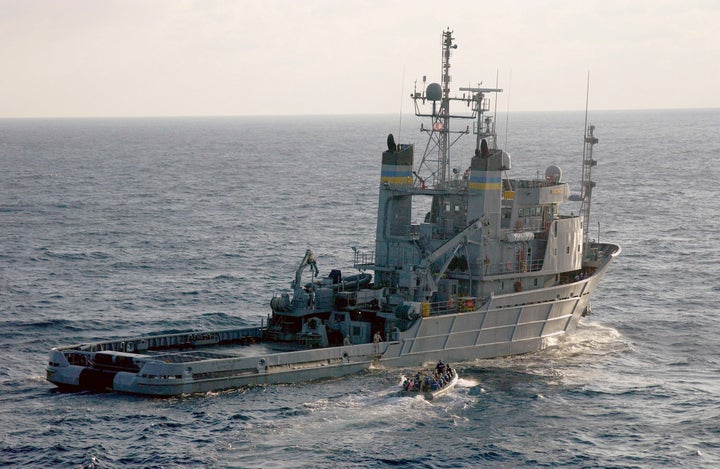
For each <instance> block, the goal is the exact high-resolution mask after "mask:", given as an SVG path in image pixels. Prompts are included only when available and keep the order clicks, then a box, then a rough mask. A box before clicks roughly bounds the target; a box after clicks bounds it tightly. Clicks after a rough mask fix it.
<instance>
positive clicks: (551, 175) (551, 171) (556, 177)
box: [545, 165, 562, 184]
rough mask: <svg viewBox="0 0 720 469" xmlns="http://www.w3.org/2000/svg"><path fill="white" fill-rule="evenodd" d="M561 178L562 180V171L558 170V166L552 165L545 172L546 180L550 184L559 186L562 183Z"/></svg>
mask: <svg viewBox="0 0 720 469" xmlns="http://www.w3.org/2000/svg"><path fill="white" fill-rule="evenodd" d="M561 178H562V169H560V168H558V167H557V166H555V165H550V166H548V167H547V169H546V170H545V179H547V180H548V182H551V183H553V184H557V183H559V182H560V179H561Z"/></svg>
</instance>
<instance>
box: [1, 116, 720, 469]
mask: <svg viewBox="0 0 720 469" xmlns="http://www.w3.org/2000/svg"><path fill="white" fill-rule="evenodd" d="M498 121H499V124H500V129H499V132H498V133H499V135H500V138H499V143H500V146H502V147H505V148H507V149H508V151H509V152H510V153H511V154H512V156H513V169H512V171H511V173H510V175H511V177H535V176H536V175H538V174H539V175H541V176H542V175H543V174H544V170H545V168H546V167H547V166H549V165H551V164H555V165H558V166H560V167H561V168H562V169H563V174H564V175H563V178H564V179H565V180H566V181H569V182H570V183H571V187H572V188H573V190H574V192H579V188H580V182H579V181H580V175H581V158H582V137H583V128H584V113H583V112H564V113H563V112H558V113H549V114H548V113H515V114H511V115H510V116H509V117H507V118H506V117H505V116H500V118H499V119H498ZM590 122H591V123H592V124H594V125H596V127H597V128H596V132H595V135H596V136H597V137H598V138H599V139H600V143H599V144H598V145H596V146H595V149H594V158H595V159H596V160H597V161H598V165H597V166H596V167H594V168H593V176H594V179H595V180H596V181H597V187H596V188H595V190H594V193H593V200H592V209H593V213H592V219H591V222H590V225H591V228H592V229H591V234H590V236H591V238H596V239H597V238H599V239H600V241H612V242H615V243H618V244H620V245H621V246H622V248H623V253H622V254H621V256H620V257H619V258H618V259H617V261H616V262H615V263H614V264H613V265H612V267H611V268H610V270H609V272H608V274H607V276H606V278H605V279H604V280H603V282H602V283H601V285H600V288H599V289H598V290H597V292H596V294H595V296H594V300H593V304H592V307H593V313H592V314H591V315H590V316H588V317H586V318H584V319H583V320H582V322H581V324H580V327H579V330H578V331H577V332H576V333H575V334H573V335H571V336H569V337H567V338H565V339H563V340H560V341H559V342H557V343H556V344H555V345H554V346H553V347H551V348H548V349H546V350H544V351H542V352H538V353H533V354H529V355H523V356H516V357H511V358H499V359H493V360H478V361H474V362H466V363H459V364H456V365H457V368H458V369H459V371H460V373H461V377H462V380H461V382H460V385H459V387H458V388H456V390H455V391H453V392H452V393H451V394H450V395H448V396H446V397H444V398H442V399H438V400H436V401H434V402H427V401H424V400H421V399H414V398H401V397H397V395H396V393H395V391H396V389H397V385H398V383H399V382H400V377H401V375H402V373H404V372H407V371H408V370H396V369H375V370H371V371H369V372H366V373H364V374H361V375H357V376H351V377H347V378H342V379H332V380H324V381H318V382H310V383H303V384H296V385H278V386H267V387H250V388H243V389H237V390H231V391H225V392H219V393H208V394H202V395H187V396H182V397H176V398H162V399H161V398H147V397H138V396H130V395H121V394H114V393H104V394H93V393H61V392H57V391H56V390H55V388H54V387H53V386H52V385H51V384H50V383H48V382H46V381H45V364H46V362H47V356H48V351H49V350H50V348H51V347H53V346H57V345H68V344H73V343H77V342H81V341H88V340H93V339H100V338H107V337H122V336H126V335H129V334H133V335H140V334H150V333H158V332H169V331H181V330H204V329H207V328H229V327H236V326H241V325H246V324H248V325H250V324H258V323H259V322H260V321H261V319H263V318H265V317H266V316H267V314H268V313H269V312H270V308H269V301H270V298H271V297H272V295H273V293H275V292H279V291H283V290H285V289H287V288H289V283H290V281H291V279H292V277H293V275H294V271H295V268H296V265H297V263H298V262H299V261H300V260H301V258H302V256H303V254H304V252H305V249H306V248H308V247H310V248H312V249H313V251H314V252H315V254H316V256H317V258H318V264H319V267H320V270H321V272H323V271H325V272H327V271H329V270H330V269H331V268H337V267H339V268H342V269H345V270H347V271H350V270H351V269H350V266H351V265H352V250H351V247H352V246H356V247H358V248H360V249H363V250H371V249H372V248H373V246H374V234H375V208H376V203H377V187H378V184H379V173H380V155H381V152H382V151H383V149H384V148H385V141H386V137H387V134H388V133H389V132H392V133H394V134H395V138H396V140H397V141H398V142H414V143H416V144H417V148H418V149H420V148H424V145H425V143H424V140H423V138H422V134H420V133H419V132H418V128H419V125H420V122H419V121H417V120H415V118H414V117H406V118H403V119H402V120H401V119H399V117H397V116H324V117H259V118H258V117H253V118H250V117H228V118H161V119H150V118H148V119H144V118H143V119H140V118H138V119H57V120H44V119H28V120H8V119H5V120H0V465H6V466H13V467H16V466H23V467H75V468H81V467H82V468H120V467H165V468H173V467H237V468H259V467H262V468H286V467H292V468H295V467H313V468H314V467H323V468H325V467H332V468H345V467H347V468H382V467H411V468H459V467H473V468H474V467H512V468H515V467H578V468H581V467H582V468H584V467H602V468H612V467H623V468H625V467H638V468H657V467H668V468H679V467H687V468H715V467H719V466H720V325H719V324H720V306H719V305H720V280H719V278H720V254H718V253H719V252H720V251H719V249H718V242H719V241H720V235H719V234H718V233H720V202H719V201H720V189H719V187H720V170H719V169H718V168H719V167H720V139H718V125H719V124H720V110H692V111H689V110H685V111H682V110H675V111H612V112H611V111H603V112H591V113H590ZM506 125H507V129H506V128H505V126H506ZM472 140H473V138H472V137H468V138H467V142H465V143H461V144H458V145H457V146H456V147H455V148H454V150H453V153H452V155H451V164H453V165H454V166H457V167H459V168H461V169H464V167H467V164H468V162H469V156H470V154H471V147H472V145H473V141H472ZM576 209H577V208H575V210H576ZM567 210H573V207H572V206H569V207H568V209H567Z"/></svg>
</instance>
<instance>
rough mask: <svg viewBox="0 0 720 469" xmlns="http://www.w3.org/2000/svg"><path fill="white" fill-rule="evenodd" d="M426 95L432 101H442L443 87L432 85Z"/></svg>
mask: <svg viewBox="0 0 720 469" xmlns="http://www.w3.org/2000/svg"><path fill="white" fill-rule="evenodd" d="M425 94H426V96H427V99H429V100H430V101H440V100H441V99H442V87H441V86H440V85H438V84H437V83H430V84H429V85H428V87H427V90H426V91H425Z"/></svg>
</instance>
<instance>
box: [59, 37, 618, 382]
mask: <svg viewBox="0 0 720 469" xmlns="http://www.w3.org/2000/svg"><path fill="white" fill-rule="evenodd" d="M456 48H457V46H456V44H455V42H454V37H453V35H452V31H449V30H448V31H445V32H443V36H442V53H443V55H442V57H443V63H442V80H441V83H430V84H427V85H426V81H425V80H423V89H422V90H420V91H418V90H417V89H416V90H415V91H414V92H413V94H412V98H413V100H414V102H415V111H416V115H418V116H420V117H422V118H424V119H427V120H428V121H429V126H427V127H426V126H425V125H423V126H421V131H422V132H424V133H426V134H427V136H428V143H427V145H426V146H425V149H424V152H423V156H422V158H420V159H419V160H420V161H419V163H418V164H416V161H415V160H416V158H415V147H414V146H413V145H410V144H397V143H395V139H394V138H393V136H392V135H389V136H388V139H387V150H385V151H384V152H382V167H381V173H380V185H379V200H378V210H377V232H376V240H375V252H374V253H371V252H361V251H359V250H357V249H353V251H354V267H355V268H356V270H357V272H356V273H352V274H351V275H346V273H345V272H342V271H341V270H332V271H331V272H330V273H329V274H324V275H321V274H320V271H319V269H318V267H317V264H316V261H315V258H314V256H313V253H312V252H311V251H309V250H308V251H307V252H305V253H304V256H302V260H301V261H300V263H299V265H298V268H297V271H296V272H295V277H294V280H293V281H292V283H291V291H288V292H285V293H280V294H276V295H275V296H274V297H273V298H272V299H271V301H270V306H271V309H272V313H271V314H270V315H269V316H268V319H267V321H263V322H262V323H261V324H260V325H258V326H256V327H245V328H236V329H228V330H209V331H204V332H197V331H193V332H185V333H176V334H166V335H148V336H141V337H128V338H125V339H120V340H105V341H97V342H92V343H84V344H78V345H72V346H62V347H56V348H53V349H52V350H51V351H50V356H49V363H48V366H47V379H48V380H49V381H50V382H52V383H53V384H55V385H57V386H59V387H60V388H63V389H70V390H94V391H118V392H128V393H136V394H146V395H177V394H182V393H198V392H208V391H217V390H222V389H228V388H233V387H239V386H246V385H262V384H273V383H292V382H299V381H307V380H315V379H321V378H329V377H339V376H343V375H348V374H351V373H357V372H360V371H362V370H366V369H368V368H371V367H377V366H381V367H417V366H421V365H422V364H423V363H427V362H435V361H437V360H438V358H442V359H443V360H446V361H450V362H452V363H462V362H466V361H474V360H477V359H483V358H491V357H499V356H507V355H514V354H523V353H528V352H535V351H538V350H541V349H543V348H544V347H547V346H548V345H549V344H551V343H553V340H554V339H556V338H558V337H560V336H563V335H564V334H567V333H570V332H572V331H573V330H574V329H575V328H576V326H577V323H578V321H579V320H580V318H581V317H582V316H583V315H585V314H587V313H588V312H589V309H590V298H591V296H592V293H593V291H594V290H595V288H596V287H597V285H598V283H599V282H600V280H601V278H602V277H603V275H604V274H605V271H606V270H607V269H608V267H609V265H610V263H611V261H612V260H613V259H614V258H615V257H616V256H617V255H618V254H619V253H620V247H619V246H617V245H615V244H609V243H599V242H595V241H592V240H590V239H589V236H588V227H589V220H590V203H591V196H592V188H593V187H594V185H595V184H594V182H593V181H592V179H591V172H592V168H593V166H595V164H596V162H595V160H593V158H592V150H593V146H594V145H595V144H596V143H597V142H598V140H597V138H595V137H594V135H593V132H594V127H593V126H588V125H587V123H586V134H585V137H584V138H585V146H584V150H583V156H582V164H583V171H582V175H583V176H582V185H581V187H582V190H581V194H579V195H576V196H571V195H570V188H569V185H568V184H567V183H565V182H563V181H562V180H561V171H560V170H559V168H557V167H554V166H551V167H549V168H548V169H547V171H546V173H545V175H544V176H545V177H544V178H536V179H532V180H522V179H510V178H508V176H507V172H508V171H509V170H510V169H511V160H510V156H509V155H508V154H507V153H505V152H504V151H502V150H501V149H499V148H497V139H496V133H495V119H494V116H493V115H490V105H489V96H491V95H495V94H496V93H499V92H501V91H502V90H500V89H496V88H480V87H478V88H461V89H460V91H461V92H462V94H461V95H460V96H457V97H453V96H452V95H451V91H450V88H449V85H450V77H449V69H450V58H451V52H453V51H454V50H455V49H456ZM452 103H458V104H460V105H462V108H463V109H465V110H466V111H465V113H456V112H455V111H454V110H451V104H452ZM463 120H466V122H467V123H466V124H462V125H457V124H456V122H458V121H460V122H462V121H463ZM451 123H452V124H453V125H451ZM470 134H473V135H474V136H475V141H476V144H475V150H474V154H473V155H472V157H471V162H470V166H469V168H467V169H466V170H465V171H462V170H458V169H455V170H452V169H451V166H450V150H451V147H452V146H453V145H454V143H455V142H457V141H458V139H459V138H461V137H463V136H465V135H470ZM568 200H576V201H579V202H580V211H579V213H578V214H577V215H563V214H561V213H560V210H559V207H560V205H561V204H562V203H564V202H566V201H568ZM418 208H420V209H421V210H422V209H424V208H426V210H422V212H421V214H422V215H421V216H420V217H419V218H420V219H419V220H414V217H415V216H417V215H416V214H417V213H418ZM298 257H300V256H298ZM371 272H372V273H371Z"/></svg>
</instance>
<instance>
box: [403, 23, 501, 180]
mask: <svg viewBox="0 0 720 469" xmlns="http://www.w3.org/2000/svg"><path fill="white" fill-rule="evenodd" d="M452 33H453V32H452V31H450V30H449V29H448V30H447V31H444V32H443V38H442V68H441V83H440V84H438V83H430V84H429V85H427V77H423V88H422V89H423V91H422V92H418V91H417V83H416V87H415V90H414V92H413V94H412V95H411V97H412V98H413V101H414V103H415V115H416V116H418V117H429V118H430V119H431V125H430V127H429V128H426V127H425V126H424V125H421V126H420V130H421V131H422V132H425V133H427V134H428V142H427V145H426V147H425V151H424V152H423V157H422V160H421V162H420V166H419V167H418V170H417V172H415V182H416V185H417V186H422V187H423V188H424V187H426V185H427V186H428V187H431V188H433V189H439V190H444V189H447V188H448V187H449V184H450V171H449V169H450V149H451V148H452V146H453V145H454V144H455V143H456V142H457V141H458V140H459V139H460V138H461V137H462V136H463V135H467V134H469V133H470V126H469V125H466V126H465V129H462V128H460V129H459V130H452V129H451V120H452V119H473V120H475V119H476V120H477V122H475V123H473V133H475V134H476V135H477V142H476V150H478V151H479V149H480V142H481V140H482V139H483V138H490V140H491V141H490V142H489V143H490V146H491V148H496V140H497V139H496V137H495V122H494V117H491V116H487V117H484V113H485V112H488V111H489V110H490V102H489V100H488V99H486V98H485V93H491V92H492V93H498V92H502V89H496V88H480V87H475V88H460V91H464V92H466V93H463V95H462V96H461V97H452V96H451V95H450V82H451V81H452V76H451V75H450V57H451V56H452V51H453V50H454V49H457V44H455V38H454V37H453V35H452ZM428 101H429V102H430V103H431V104H432V110H431V112H430V113H429V114H428V113H427V112H423V111H422V110H421V105H424V104H426V102H428ZM450 101H460V102H462V103H464V104H465V105H466V106H467V107H469V108H470V110H471V112H470V114H451V113H450ZM451 134H454V135H456V137H455V138H454V139H453V138H452V136H451Z"/></svg>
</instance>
